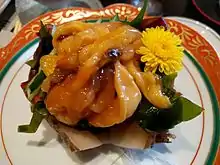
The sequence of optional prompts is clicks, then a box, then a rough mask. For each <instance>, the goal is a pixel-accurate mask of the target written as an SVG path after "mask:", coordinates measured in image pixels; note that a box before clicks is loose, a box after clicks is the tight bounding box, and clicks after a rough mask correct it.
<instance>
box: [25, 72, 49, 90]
mask: <svg viewBox="0 0 220 165" xmlns="http://www.w3.org/2000/svg"><path fill="white" fill-rule="evenodd" d="M45 78H46V76H45V74H44V72H43V71H42V70H40V71H39V72H38V74H37V75H36V76H35V77H34V78H33V79H32V80H31V81H30V83H29V84H28V86H27V88H28V89H27V90H29V93H30V94H31V93H32V92H33V91H34V90H36V89H38V88H39V86H40V85H41V84H42V82H43V81H44V79H45Z"/></svg>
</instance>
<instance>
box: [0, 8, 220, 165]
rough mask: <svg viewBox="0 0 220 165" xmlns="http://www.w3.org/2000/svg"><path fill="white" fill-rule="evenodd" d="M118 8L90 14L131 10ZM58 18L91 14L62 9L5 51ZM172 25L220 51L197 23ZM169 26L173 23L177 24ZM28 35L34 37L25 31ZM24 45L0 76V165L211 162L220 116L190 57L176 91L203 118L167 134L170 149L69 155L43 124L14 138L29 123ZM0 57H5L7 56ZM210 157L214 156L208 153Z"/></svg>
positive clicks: (27, 50)
mask: <svg viewBox="0 0 220 165" xmlns="http://www.w3.org/2000/svg"><path fill="white" fill-rule="evenodd" d="M121 6H122V7H124V8H122V7H121V8H119V7H120V6H114V7H111V8H108V9H101V10H100V11H92V14H94V13H95V14H98V13H102V14H103V12H105V11H106V10H109V12H110V11H111V10H110V9H115V8H116V7H117V9H120V10H121V13H122V11H123V12H124V13H126V12H127V9H126V8H132V7H129V6H127V5H121ZM85 10H86V9H85ZM132 10H136V9H132ZM60 12H63V13H62V17H64V16H65V14H67V13H68V16H69V17H73V18H71V19H74V16H75V17H77V18H80V16H82V15H83V14H85V15H84V17H86V18H87V17H90V16H91V15H89V14H91V13H90V12H91V11H90V10H89V9H88V11H86V12H85V11H84V10H83V11H78V9H64V10H63V11H56V12H55V13H50V14H48V15H45V16H42V17H41V18H38V19H36V20H34V21H32V22H31V23H30V24H28V25H27V26H26V27H24V29H22V30H21V31H20V33H19V34H18V35H17V37H16V39H17V40H16V39H15V40H14V42H13V43H11V45H9V48H13V47H16V46H15V45H16V42H15V41H17V44H18V45H19V43H22V42H23V39H25V38H28V36H29V37H30V36H32V35H33V36H34V33H33V31H34V30H35V29H37V28H38V26H39V22H37V21H39V19H42V20H44V21H45V20H46V21H47V19H48V20H50V19H52V21H51V20H50V21H51V22H54V21H55V20H53V18H55V17H54V14H56V16H57V15H58V14H57V13H60ZM71 12H73V13H74V12H75V15H74V16H72V15H71ZM77 12H79V13H77ZM107 13H108V12H107ZM77 14H78V15H77ZM63 15H64V16H63ZM82 18H83V17H82ZM58 19H59V18H58ZM62 19H63V20H66V21H67V20H69V18H68V19H66V18H62ZM62 19H59V20H60V22H62ZM172 19H174V20H177V21H180V22H182V23H183V24H186V25H188V26H190V27H192V28H194V29H195V30H196V31H198V32H199V33H201V34H202V36H204V37H205V38H206V39H207V40H208V41H209V42H210V43H211V45H213V47H214V49H215V50H216V51H220V48H219V47H218V45H220V40H219V36H218V35H217V34H216V33H215V32H213V31H212V30H211V29H210V28H207V27H206V26H204V25H202V24H201V23H198V22H197V21H193V20H189V19H185V18H179V17H178V18H172ZM64 22H65V21H64ZM173 22H174V23H175V21H173ZM177 24H178V23H177ZM180 26H182V25H180ZM29 27H30V28H29ZM30 29H31V30H32V31H29V30H30ZM33 29H34V30H33ZM35 31H37V30H35ZM194 33H195V32H194ZM25 34H26V35H25ZM197 36H198V35H197ZM19 37H21V38H19ZM34 38H35V37H32V39H34ZM32 39H29V40H32ZM204 42H206V41H204ZM24 43H29V44H27V45H26V46H24V45H23V46H21V48H22V47H23V48H22V49H18V50H19V51H18V53H16V54H15V56H14V58H12V60H11V61H9V63H8V65H7V66H6V67H5V69H3V70H2V73H1V74H0V77H1V76H3V75H4V74H5V76H4V78H3V79H2V80H1V84H0V93H1V95H0V105H1V116H2V122H1V123H2V125H1V127H2V132H1V135H2V143H0V157H1V159H0V164H1V165H7V164H14V165H46V164H53V165H62V164H65V165H77V164H83V165H84V164H86V165H112V164H117V165H128V164H135V165H139V164H140V165H142V164H143V165H145V164H147V165H189V164H196V165H202V164H205V162H208V163H210V162H212V161H213V159H214V157H215V152H216V147H217V145H218V141H216V140H218V138H219V137H218V133H219V132H218V130H219V126H218V125H216V123H218V122H219V116H215V114H218V110H219V109H218V102H217V100H216V96H215V94H214V93H213V91H212V90H213V89H212V87H211V84H210V82H209V81H208V80H207V76H206V74H205V73H204V71H203V69H202V67H201V66H200V65H199V64H198V63H197V62H196V60H195V59H194V58H193V57H192V56H190V55H189V54H188V55H186V56H185V57H184V64H185V66H186V67H185V68H184V69H183V70H182V71H181V72H180V73H179V76H178V78H177V80H176V81H175V87H176V89H177V90H178V91H180V92H181V93H183V95H184V96H186V97H187V98H189V99H190V100H192V101H193V102H195V103H197V104H199V105H202V104H203V107H204V108H205V109H206V111H205V112H204V113H205V114H202V115H200V116H198V117H197V118H195V119H193V120H192V121H190V122H185V123H181V124H180V125H178V126H177V127H175V128H174V129H172V130H171V132H172V133H174V134H175V135H176V136H177V138H176V139H175V140H173V142H172V143H170V144H157V145H154V147H153V148H152V149H147V150H142V151H135V150H124V149H121V148H117V147H112V146H104V147H102V148H98V149H94V150H90V151H86V152H83V153H80V154H75V153H70V152H69V150H68V149H65V148H64V147H63V146H62V145H61V144H60V143H59V142H58V141H57V139H56V138H57V136H56V133H55V131H54V130H53V129H51V128H50V127H49V126H48V124H47V123H46V122H44V123H43V124H42V125H41V126H40V128H39V130H38V131H37V133H36V134H21V133H17V126H18V125H20V124H24V123H28V122H29V120H30V118H31V112H30V107H29V103H28V101H27V100H26V98H25V96H24V94H23V92H22V90H21V88H20V83H21V82H22V81H25V80H26V79H27V75H28V72H29V68H28V66H26V65H24V63H25V62H26V61H27V60H28V59H29V58H31V56H32V55H33V53H34V51H35V49H36V47H37V43H38V40H37V39H35V40H33V41H32V42H29V41H28V42H26V41H25V42H24ZM7 50H10V49H7ZM2 52H3V53H6V51H2ZM3 53H2V55H3ZM10 66H11V67H10ZM134 138H135V135H134ZM213 140H214V141H213ZM210 151H211V152H212V153H210Z"/></svg>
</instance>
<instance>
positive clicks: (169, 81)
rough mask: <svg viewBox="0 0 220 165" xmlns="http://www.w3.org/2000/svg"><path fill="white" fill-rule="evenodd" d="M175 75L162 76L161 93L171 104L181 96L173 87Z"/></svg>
mask: <svg viewBox="0 0 220 165" xmlns="http://www.w3.org/2000/svg"><path fill="white" fill-rule="evenodd" d="M177 75H178V74H177V73H173V74H170V75H162V76H161V77H162V87H163V88H162V91H163V93H164V94H165V95H166V96H168V97H169V99H170V101H171V103H173V102H175V100H176V99H178V98H179V97H180V96H181V93H179V92H176V90H175V89H174V88H173V87H174V81H175V79H176V77H177Z"/></svg>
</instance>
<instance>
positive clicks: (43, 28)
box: [39, 21, 51, 38]
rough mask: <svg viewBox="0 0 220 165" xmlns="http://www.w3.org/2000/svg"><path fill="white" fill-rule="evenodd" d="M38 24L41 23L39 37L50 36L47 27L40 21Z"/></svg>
mask: <svg viewBox="0 0 220 165" xmlns="http://www.w3.org/2000/svg"><path fill="white" fill-rule="evenodd" d="M40 24H41V29H40V31H39V33H40V37H41V38H47V37H50V36H51V34H50V32H49V30H48V29H47V27H46V26H45V25H44V24H43V22H42V21H40Z"/></svg>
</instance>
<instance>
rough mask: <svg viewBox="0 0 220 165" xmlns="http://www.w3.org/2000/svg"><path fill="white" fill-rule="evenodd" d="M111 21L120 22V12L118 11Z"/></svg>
mask: <svg viewBox="0 0 220 165" xmlns="http://www.w3.org/2000/svg"><path fill="white" fill-rule="evenodd" d="M109 22H120V18H119V16H118V13H116V15H115V16H114V17H113V18H112V19H111V20H110V21H109Z"/></svg>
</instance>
